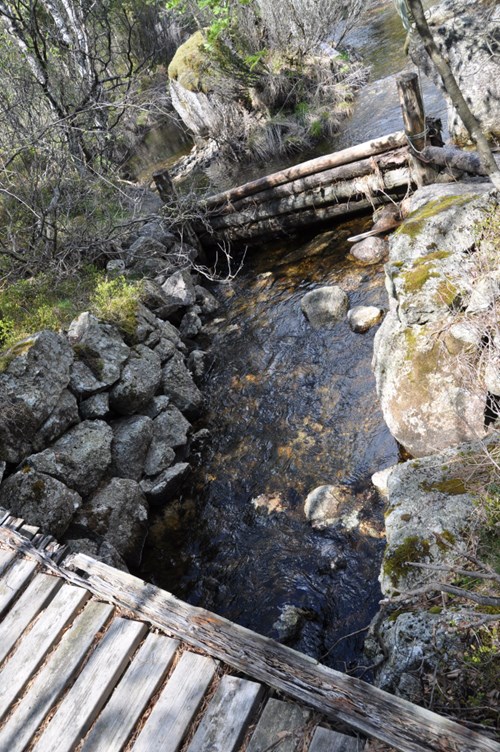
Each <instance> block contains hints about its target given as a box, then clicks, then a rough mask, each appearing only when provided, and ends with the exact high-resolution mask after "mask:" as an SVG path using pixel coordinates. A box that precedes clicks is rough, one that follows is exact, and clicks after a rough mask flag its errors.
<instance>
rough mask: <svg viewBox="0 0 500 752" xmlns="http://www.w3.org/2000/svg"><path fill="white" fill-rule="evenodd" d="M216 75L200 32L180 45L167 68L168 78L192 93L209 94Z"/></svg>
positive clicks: (205, 42) (202, 34)
mask: <svg viewBox="0 0 500 752" xmlns="http://www.w3.org/2000/svg"><path fill="white" fill-rule="evenodd" d="M216 75H217V71H216V69H215V66H214V64H213V62H212V60H211V59H210V56H209V53H208V51H207V40H206V37H205V35H204V33H203V32H202V31H197V32H196V33H195V34H193V35H192V36H191V37H189V39H188V40H187V41H186V42H184V44H181V46H180V47H179V49H178V50H177V52H176V53H175V55H174V57H173V58H172V61H171V63H170V65H169V66H168V77H169V78H170V79H171V80H172V81H177V82H178V83H179V84H180V85H181V86H183V87H184V89H187V90H188V91H192V92H205V93H207V92H209V91H210V90H211V88H212V86H211V81H213V78H214V76H216ZM219 77H220V74H219Z"/></svg>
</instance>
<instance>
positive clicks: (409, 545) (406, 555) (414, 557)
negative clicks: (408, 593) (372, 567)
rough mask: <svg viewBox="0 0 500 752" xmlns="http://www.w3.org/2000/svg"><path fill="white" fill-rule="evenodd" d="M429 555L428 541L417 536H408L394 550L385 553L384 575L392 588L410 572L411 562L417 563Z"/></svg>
mask: <svg viewBox="0 0 500 752" xmlns="http://www.w3.org/2000/svg"><path fill="white" fill-rule="evenodd" d="M429 554H430V545H429V541H427V540H425V539H424V538H421V537H420V536H419V535H410V536H408V538H405V539H404V541H403V542H402V543H401V544H400V545H399V546H397V547H396V548H394V549H392V550H389V551H388V553H386V555H385V558H384V564H383V571H384V574H385V575H386V576H387V577H389V578H390V580H391V583H392V585H393V586H394V587H396V585H397V584H398V582H399V580H400V579H401V578H402V577H405V576H406V575H407V574H409V572H411V571H412V567H411V562H419V561H423V560H424V559H426V558H428V557H429Z"/></svg>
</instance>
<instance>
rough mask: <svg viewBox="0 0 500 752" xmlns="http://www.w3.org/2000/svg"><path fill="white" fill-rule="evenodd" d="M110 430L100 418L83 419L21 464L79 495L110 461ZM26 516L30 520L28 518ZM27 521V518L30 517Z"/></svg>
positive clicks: (89, 489) (97, 479)
mask: <svg viewBox="0 0 500 752" xmlns="http://www.w3.org/2000/svg"><path fill="white" fill-rule="evenodd" d="M112 439H113V431H112V429H111V428H110V427H109V426H108V424H107V423H105V422H104V421H102V420H85V421H83V422H82V423H79V424H78V425H77V426H74V427H73V428H70V430H69V431H68V432H67V433H65V434H64V436H61V438H60V439H58V440H57V441H56V442H55V444H53V445H52V446H51V447H50V448H49V449H45V450H44V451H43V452H40V453H39V454H32V455H31V456H30V457H27V458H26V460H25V461H24V462H25V465H26V466H27V467H28V468H32V469H33V470H36V471H37V472H39V473H45V474H47V475H51V476H52V477H54V478H57V479H58V480H60V481H61V482H62V483H66V484H67V485H68V486H69V487H70V488H72V489H73V490H74V491H77V492H78V493H79V494H81V495H82V496H87V495H88V494H90V493H91V492H92V491H94V490H95V488H97V486H98V484H99V483H100V481H101V480H102V478H103V476H104V474H105V473H106V471H107V470H108V468H109V466H110V464H111V441H112ZM28 519H30V518H29V517H28ZM30 521H31V520H30Z"/></svg>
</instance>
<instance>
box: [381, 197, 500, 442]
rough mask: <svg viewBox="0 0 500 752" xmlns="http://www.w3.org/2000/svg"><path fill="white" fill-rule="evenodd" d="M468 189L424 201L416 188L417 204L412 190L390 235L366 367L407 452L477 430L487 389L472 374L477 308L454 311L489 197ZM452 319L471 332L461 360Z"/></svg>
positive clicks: (473, 272) (472, 265)
mask: <svg viewBox="0 0 500 752" xmlns="http://www.w3.org/2000/svg"><path fill="white" fill-rule="evenodd" d="M476 191H477V187H476V185H475V184H471V185H470V186H469V192H468V193H465V194H458V195H444V196H443V195H440V197H439V198H437V199H432V195H433V194H432V191H430V190H429V188H426V189H423V191H422V193H423V194H424V196H425V200H426V203H425V204H423V205H422V204H421V203H420V201H421V194H420V191H417V192H416V194H415V199H414V202H413V203H414V205H415V204H416V205H417V206H419V208H418V209H417V210H416V211H414V212H413V213H411V214H410V215H409V216H408V217H407V219H406V220H405V221H404V223H403V224H402V225H401V227H400V228H399V229H398V230H397V231H396V232H395V233H394V235H393V236H392V237H391V242H390V256H389V263H388V264H387V265H386V286H387V290H388V293H389V308H390V310H389V313H388V314H387V315H386V317H385V319H384V321H383V323H382V325H381V326H380V328H379V330H378V331H377V333H376V335H375V340H374V360H373V367H374V372H375V377H376V382H377V392H378V395H379V398H380V402H381V406H382V411H383V414H384V418H385V421H386V423H387V425H388V427H389V430H390V431H391V433H392V434H393V436H394V437H395V438H396V439H397V440H398V441H399V442H400V443H401V444H402V445H403V446H404V447H405V448H406V449H407V450H408V451H409V452H410V454H412V455H413V456H416V457H419V456H424V455H427V454H430V453H431V452H433V451H436V450H440V449H443V448H445V447H448V446H453V445H456V444H459V443H461V442H463V441H469V440H471V439H474V438H479V437H481V436H484V434H485V426H484V416H485V409H486V400H487V389H486V386H485V384H484V380H482V379H481V378H479V376H478V375H477V376H476V375H473V374H474V362H475V361H478V360H479V357H480V343H481V340H482V337H483V334H486V329H484V327H485V326H486V327H487V324H485V322H484V321H483V320H482V319H481V316H483V312H482V311H480V312H478V313H477V317H476V319H474V320H473V318H472V314H464V313H463V309H464V307H465V306H466V304H467V301H468V300H469V299H470V296H471V293H472V291H473V288H474V285H475V284H476V283H477V282H476V281H477V278H478V273H479V272H478V261H477V258H478V257H477V254H475V253H471V251H472V250H475V249H476V242H477V227H478V226H479V225H480V224H481V222H484V221H485V219H486V218H487V217H488V216H490V214H491V212H492V211H494V210H496V209H497V207H498V200H497V197H496V194H495V193H494V192H492V193H489V194H487V195H484V196H482V197H479V198H478V197H477V195H476ZM419 194H420V195H419ZM474 280H476V281H474ZM499 295H500V292H499ZM499 300H500V298H499ZM456 325H466V326H469V327H471V326H472V327H473V328H475V329H476V330H477V332H478V333H479V337H478V338H476V341H477V342H478V347H477V350H476V353H474V350H472V351H470V349H469V348H468V349H469V353H468V355H467V357H466V358H464V357H460V352H461V351H462V350H464V349H465V348H463V347H459V348H458V352H457V347H456V342H452V341H451V339H450V336H452V335H451V334H450V333H452V332H453V331H454V332H455V334H456V333H457V329H456V328H455V329H453V327H456ZM481 327H483V328H481Z"/></svg>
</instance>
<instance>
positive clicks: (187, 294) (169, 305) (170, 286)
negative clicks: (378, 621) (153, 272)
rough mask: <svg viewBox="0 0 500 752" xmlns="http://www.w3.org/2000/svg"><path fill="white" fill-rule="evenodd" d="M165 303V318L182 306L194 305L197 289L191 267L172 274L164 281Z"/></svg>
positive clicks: (163, 312) (163, 311) (163, 310)
mask: <svg viewBox="0 0 500 752" xmlns="http://www.w3.org/2000/svg"><path fill="white" fill-rule="evenodd" d="M161 289H162V290H163V294H164V296H165V303H164V306H163V309H162V314H163V317H164V318H167V316H170V315H171V314H172V313H175V312H176V311H178V310H179V309H180V308H187V307H188V306H191V305H194V303H195V301H196V290H195V286H194V282H193V279H192V277H191V274H190V272H189V269H182V270H180V271H178V272H175V274H172V275H171V276H170V277H168V279H167V280H166V281H165V282H164V283H163V285H162V288H161Z"/></svg>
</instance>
